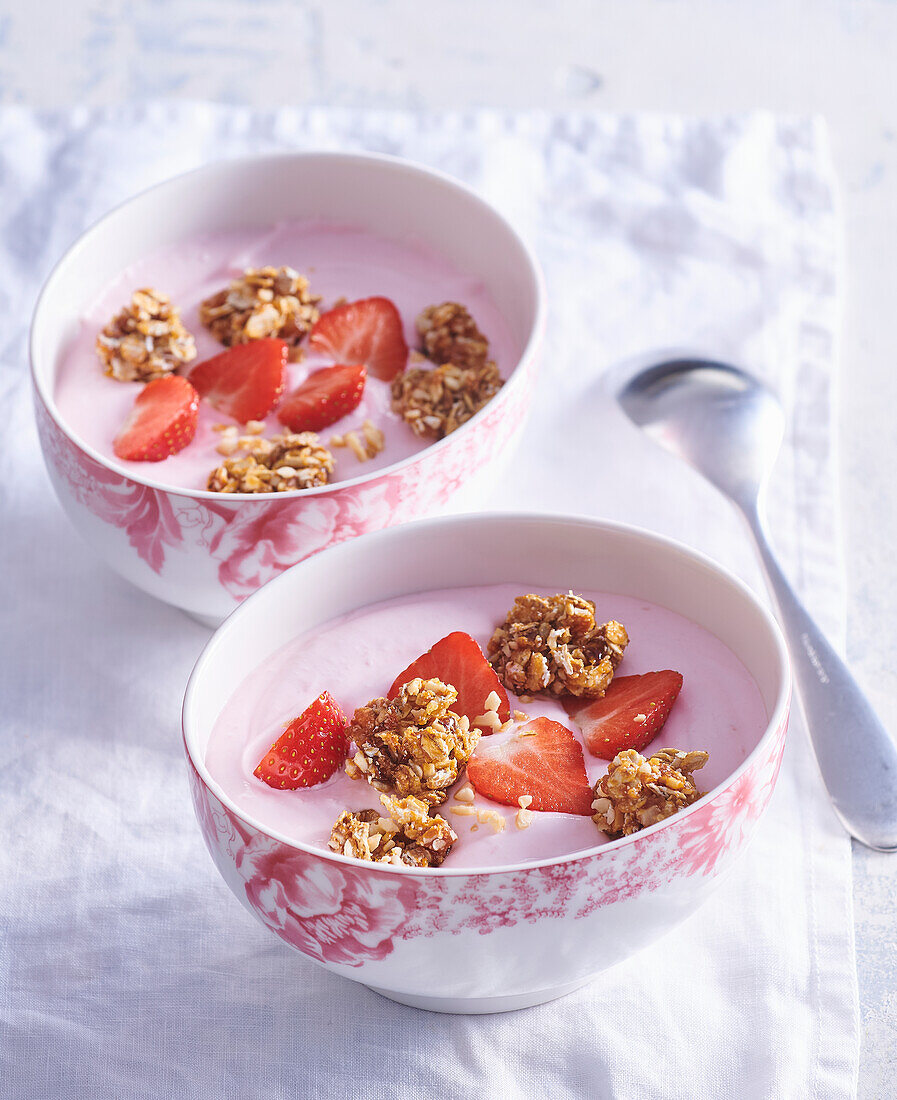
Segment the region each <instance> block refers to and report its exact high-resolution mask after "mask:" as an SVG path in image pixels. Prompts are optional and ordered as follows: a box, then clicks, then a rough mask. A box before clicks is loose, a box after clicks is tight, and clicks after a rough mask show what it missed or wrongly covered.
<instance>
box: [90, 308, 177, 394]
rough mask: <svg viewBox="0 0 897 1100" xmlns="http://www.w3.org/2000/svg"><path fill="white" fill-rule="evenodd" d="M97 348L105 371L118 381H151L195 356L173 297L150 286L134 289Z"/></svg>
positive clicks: (103, 334) (110, 323)
mask: <svg viewBox="0 0 897 1100" xmlns="http://www.w3.org/2000/svg"><path fill="white" fill-rule="evenodd" d="M96 347H97V354H98V355H99V357H100V359H101V360H102V363H103V370H104V371H105V372H106V374H108V375H109V377H110V378H114V379H115V380H116V381H117V382H150V381H151V380H152V379H154V378H163V377H164V376H165V375H166V374H171V373H172V371H175V370H177V368H178V367H181V366H183V365H184V364H185V363H189V362H190V361H191V360H193V359H195V358H196V344H195V342H194V340H193V337H192V336H191V334H190V333H189V332H188V331H187V330H186V329H185V328H184V325H183V322H182V321H181V315H180V313H179V312H178V310H177V309H176V308H175V307H174V306H173V305H172V304H171V299H170V298H169V297H168V295H166V294H161V293H160V292H159V291H158V290H153V289H152V288H150V287H145V288H143V289H142V290H135V291H134V293H133V294H132V295H131V302H130V304H129V305H127V306H125V308H124V309H123V310H122V311H121V313H118V314H116V316H115V317H113V318H112V320H111V321H110V322H109V324H108V325H106V327H105V328H104V329H103V331H102V332H101V333H100V334H99V336H97V344H96Z"/></svg>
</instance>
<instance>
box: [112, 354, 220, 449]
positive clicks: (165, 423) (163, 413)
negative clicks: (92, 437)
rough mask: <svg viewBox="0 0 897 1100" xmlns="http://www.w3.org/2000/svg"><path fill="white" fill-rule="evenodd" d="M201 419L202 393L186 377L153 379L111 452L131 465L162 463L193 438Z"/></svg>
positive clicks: (138, 398)
mask: <svg viewBox="0 0 897 1100" xmlns="http://www.w3.org/2000/svg"><path fill="white" fill-rule="evenodd" d="M198 417H199V394H198V393H197V392H196V390H195V389H194V388H193V386H191V385H190V383H189V382H188V381H187V379H186V378H181V377H180V376H179V375H177V374H169V375H167V376H166V377H165V378H154V379H153V380H152V382H147V384H146V385H145V386H144V387H143V389H142V390H141V391H140V393H139V394H138V396H137V400H136V401H135V402H134V408H133V409H131V411H130V413H129V414H128V419H127V420H126V421H125V422H124V424H123V425H122V428H121V431H120V432H119V433H118V435H117V436H116V437H115V440H114V442H113V444H112V449H113V450H114V451H115V453H116V454H117V455H118V457H119V458H123V459H125V460H127V461H128V462H161V461H162V460H163V459H165V458H168V456H169V455H173V454H177V452H178V451H182V450H183V449H184V448H185V447H186V446H187V444H188V443H189V442H190V441H191V440H192V439H193V437H194V436H195V435H196V421H197V419H198Z"/></svg>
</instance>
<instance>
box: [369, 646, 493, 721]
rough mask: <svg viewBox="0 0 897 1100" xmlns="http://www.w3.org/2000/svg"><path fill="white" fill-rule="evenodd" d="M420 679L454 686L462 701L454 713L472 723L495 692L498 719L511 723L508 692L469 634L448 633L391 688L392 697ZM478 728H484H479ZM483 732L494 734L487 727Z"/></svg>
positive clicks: (399, 676)
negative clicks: (434, 678)
mask: <svg viewBox="0 0 897 1100" xmlns="http://www.w3.org/2000/svg"><path fill="white" fill-rule="evenodd" d="M417 676H420V678H421V679H422V680H432V679H433V677H434V676H435V677H436V678H437V679H438V680H441V681H442V682H443V683H444V684H451V685H452V687H453V688H454V689H455V691H457V693H458V701H457V703H455V705H454V707H452V710H454V711H455V713H457V714H466V715H467V717H468V718H469V719H470V724H471V725H473V724H474V721H475V720H476V719H477V718H479V717H480V715H481V714H483V713H484V712H485V710H486V700H487V699H488V698H489V696H490V695H491V694H492V692H493V691H494V692H495V694H496V695H497V696H498V698H499V707H498V717H499V718H500V719H501V721H502V722H507V720H508V719H509V718H510V717H511V707H510V704H509V703H508V693H507V692H506V691H505V689H504V688H503V687H502V685H501V681H500V680H499V678H498V676H496V674H495V669H494V668H493V667H492V665H490V664H489V662H488V661H487V660H486V658H485V657H484V656H483V651H482V650H481V649H480V647H479V646H478V645H477V643H476V642H475V641H474V640H473V638H471V636H470V635H469V634H464V633H463V632H462V631H460V630H456V631H455V632H454V633H453V634H447V635H446V636H445V637H444V638H440V640H439V641H438V642H437V643H436V644H435V645H433V646H431V647H430V648H429V649H428V650H427V652H426V653H425V654H424V655H423V656H422V657H418V659H417V660H416V661H412V663H411V664H410V665H409V666H408V667H407V668H406V669H405V671H404V672H402V673H400V674H399V675H398V676H397V677H396V680H395V683H394V684H393V685H392V687H391V688H390V689H389V698H390V699H394V698H395V697H396V696H397V695H398V694H399V691H400V690H401V687H402V684H407V683H408V681H409V680H413V679H415V677H417ZM477 728H478V729H479V728H481V727H477ZM482 732H483V733H492V732H493V731H492V730H491V729H490V728H489V727H488V726H486V727H485V728H483V729H482Z"/></svg>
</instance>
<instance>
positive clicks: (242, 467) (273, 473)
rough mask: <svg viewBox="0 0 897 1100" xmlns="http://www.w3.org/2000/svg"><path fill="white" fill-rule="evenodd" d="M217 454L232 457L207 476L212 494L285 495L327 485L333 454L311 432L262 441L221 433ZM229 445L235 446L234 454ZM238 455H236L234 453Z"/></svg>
mask: <svg viewBox="0 0 897 1100" xmlns="http://www.w3.org/2000/svg"><path fill="white" fill-rule="evenodd" d="M222 437H223V438H222V442H221V443H220V444H219V446H218V449H219V451H223V453H225V454H227V453H230V454H233V455H234V457H230V458H226V459H225V460H224V462H223V463H222V464H221V465H220V466H218V467H216V468H215V469H214V470H213V471H212V473H211V474H210V475H209V481H208V487H209V489H210V490H211V491H212V492H213V493H284V492H289V491H290V490H294V489H310V488H312V487H314V486H316V485H326V484H327V483H328V481H329V480H330V475H331V474H332V473H333V455H332V454H331V453H330V451H328V450H327V448H326V447H324V446H322V444H321V442H320V440H319V439H318V437H317V435H316V434H315V433H314V432H299V433H295V434H290V433H286V434H284V435H275V436H272V438H271V439H263V438H262V437H261V436H260V435H257V434H251V435H247V436H243V437H241V438H237V437H236V433H234V434H233V435H230V434H229V433H228V432H227V430H225V432H222ZM231 443H234V444H236V446H235V448H234V450H233V451H231V450H230V445H231ZM238 451H239V452H241V453H237V452H238Z"/></svg>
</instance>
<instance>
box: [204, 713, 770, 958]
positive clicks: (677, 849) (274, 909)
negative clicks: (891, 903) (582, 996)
mask: <svg viewBox="0 0 897 1100" xmlns="http://www.w3.org/2000/svg"><path fill="white" fill-rule="evenodd" d="M786 729H787V721H783V723H782V725H781V727H780V728H779V729H778V730H777V731H776V734H775V736H774V737H773V738H772V739H771V741H770V743H769V744H768V746H767V747H766V749H765V751H764V753H763V754H762V755H760V756H759V757H758V758H757V760H756V761H755V762H754V763H753V764H752V766H751V767H750V768H749V769H748V770H747V771H745V772H744V773H743V774H742V775H741V776H740V777H739V778H738V779H737V780H735V781H734V782H733V783H731V784H730V785H729V786H728V787H726V788H725V789H724V790H722V791H721V792H720V793H719V794H718V795H717V796H716V797H715V798H713V799H712V800H710V801H707V802H706V803H702V804H700V805H699V807H698V808H696V809H695V810H693V811H691V812H690V813H687V814H683V815H682V816H681V818H680V817H677V818H673V819H671V820H670V821H669V822H668V823H666V824H665V825H664V826H663V827H662V828H660V829H658V830H657V831H655V832H654V833H651V834H650V835H646V836H644V837H642V838H641V839H640V840H639V842H638V843H631V844H625V845H623V846H621V847H617V848H615V847H612V846H610V847H607V848H604V849H599V850H598V851H597V852H596V853H593V854H592V855H589V856H584V857H582V858H580V859H577V858H573V859H568V860H566V861H564V862H559V863H552V864H548V865H546V866H537V867H531V868H526V869H523V870H517V871H510V872H503V873H496V874H469V875H464V874H461V875H453V876H449V877H442V876H434V875H400V874H395V873H392V874H391V873H389V872H385V871H380V870H378V869H375V868H373V867H358V868H356V867H354V866H352V865H350V864H346V863H342V862H337V861H336V860H333V859H331V858H328V857H327V856H326V855H324V854H323V853H322V854H321V855H316V854H312V853H309V852H304V851H302V850H300V849H297V848H294V847H292V846H290V845H287V844H283V843H281V842H279V841H276V840H273V839H272V838H270V837H268V836H266V835H265V834H263V833H259V832H257V831H256V830H254V829H251V828H250V827H249V826H248V825H246V824H245V823H244V822H242V821H241V820H240V819H239V818H238V817H237V816H236V815H234V814H233V813H232V812H231V811H230V810H228V809H227V808H226V807H225V806H224V805H223V804H222V803H221V802H220V801H219V800H218V799H217V798H215V796H214V795H212V794H211V792H210V791H209V790H208V788H207V787H206V786H205V784H204V783H203V781H202V779H201V778H200V777H199V775H198V773H197V772H196V769H195V768H194V767H193V766H192V764H191V766H190V778H191V784H192V792H193V799H194V805H195V807H196V813H197V818H198V820H199V824H200V828H201V830H202V833H203V836H204V837H205V841H206V844H207V846H208V848H209V850H210V852H211V853H212V856H213V858H214V859H215V862H216V863H217V864H218V866H219V868H220V870H221V871H222V874H223V875H224V877H225V878H226V879H227V880H228V882H229V883H230V884H231V886H232V888H233V889H234V890H236V891H237V892H238V893H242V894H243V896H244V897H245V900H246V901H247V903H248V905H249V907H250V908H251V909H252V911H253V912H254V913H255V914H256V915H257V916H258V918H259V919H260V920H261V921H262V922H263V923H264V924H265V925H266V926H267V927H268V928H270V929H271V930H272V931H274V932H275V933H276V934H277V935H278V936H280V937H281V939H283V940H285V941H286V942H287V943H289V944H291V945H292V946H293V947H296V948H298V949H299V950H300V951H302V952H303V953H304V954H306V955H309V956H310V957H311V958H313V959H316V960H318V961H319V962H328V963H335V964H341V965H346V966H352V967H358V966H362V965H364V963H365V962H368V961H372V960H380V959H383V958H385V957H386V956H387V955H389V954H390V953H391V952H392V951H393V949H394V945H395V943H396V941H399V940H412V939H416V938H422V937H430V936H434V935H438V934H443V933H445V934H449V935H457V934H459V933H462V932H475V933H478V934H479V935H481V936H487V935H490V934H491V933H493V932H495V931H497V930H499V929H503V928H510V927H513V926H515V925H519V924H530V923H533V922H535V921H542V920H560V919H564V918H572V919H574V920H579V919H582V918H584V917H588V916H590V915H592V914H593V913H596V912H597V911H598V910H600V909H602V908H604V907H606V906H611V905H615V904H618V903H620V902H624V901H628V900H630V899H633V898H636V897H638V896H639V895H641V894H643V893H645V892H647V891H655V890H661V889H663V888H664V887H667V886H669V885H670V884H671V883H672V882H674V881H675V880H677V879H681V878H683V877H691V876H699V877H702V878H707V877H712V876H714V875H716V874H718V873H719V872H720V871H721V870H722V869H723V867H724V866H725V865H727V864H728V862H729V861H730V860H731V859H732V858H733V857H734V855H735V853H736V852H737V851H738V850H739V849H740V848H741V847H742V846H743V845H744V844H745V843H746V842H747V840H748V838H749V837H750V835H751V833H752V832H753V828H754V826H755V825H756V822H757V820H758V819H759V817H760V815H761V813H762V812H763V810H764V809H765V807H766V805H767V803H768V801H769V798H770V796H771V794H772V790H773V787H774V785H775V781H776V777H777V775H778V770H779V765H780V763H781V758H782V751H783V748H784V739H785V731H786Z"/></svg>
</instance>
